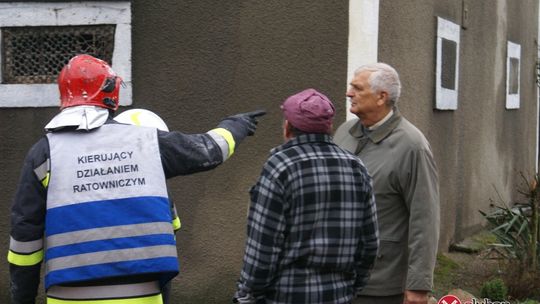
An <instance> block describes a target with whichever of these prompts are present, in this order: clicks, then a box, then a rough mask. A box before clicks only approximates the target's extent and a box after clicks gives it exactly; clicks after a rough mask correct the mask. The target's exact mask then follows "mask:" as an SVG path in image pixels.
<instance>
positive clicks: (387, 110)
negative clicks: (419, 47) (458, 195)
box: [334, 63, 440, 304]
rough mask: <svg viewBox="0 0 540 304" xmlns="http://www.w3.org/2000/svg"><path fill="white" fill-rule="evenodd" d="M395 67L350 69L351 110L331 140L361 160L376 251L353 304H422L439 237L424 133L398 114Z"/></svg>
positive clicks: (436, 203)
mask: <svg viewBox="0 0 540 304" xmlns="http://www.w3.org/2000/svg"><path fill="white" fill-rule="evenodd" d="M400 90H401V84H400V81H399V76H398V74H397V72H396V71H395V69H394V68H392V67H391V66H389V65H387V64H383V63H376V64H371V65H366V66H362V67H360V68H359V69H357V70H356V72H355V75H354V78H353V80H352V81H351V83H350V89H349V90H348V91H347V97H349V98H350V100H351V108H350V112H351V113H353V114H355V115H356V116H358V118H359V119H353V120H350V121H347V122H345V123H344V124H343V125H341V126H340V127H339V129H338V130H337V131H336V134H335V138H334V140H335V142H336V143H337V144H338V145H340V146H341V147H342V148H344V149H346V150H349V151H351V152H352V153H355V154H356V155H358V156H359V157H360V159H362V161H363V162H364V164H365V165H366V167H367V168H368V171H369V173H370V174H371V175H372V177H373V184H374V192H375V203H376V206H377V217H378V220H379V232H380V247H379V253H378V256H377V259H376V262H375V267H374V269H373V271H372V274H371V278H370V280H369V282H368V284H367V286H366V287H365V288H364V290H363V291H362V297H360V298H359V299H358V300H356V302H355V303H370V304H371V303H389V304H390V303H396V304H398V303H399V304H401V303H407V304H412V303H427V301H428V292H429V291H431V289H432V287H433V269H434V267H435V260H436V254H437V244H438V239H439V223H440V219H439V217H440V215H439V188H438V175H437V168H436V165H435V161H434V159H433V154H432V152H431V148H430V146H429V143H428V141H427V140H426V138H425V137H424V135H423V134H422V133H421V132H420V130H418V129H417V128H416V127H415V126H414V125H413V124H411V123H410V122H409V121H408V120H406V119H405V118H404V117H402V116H401V114H400V113H399V111H398V109H397V107H396V102H397V100H398V98H399V94H400Z"/></svg>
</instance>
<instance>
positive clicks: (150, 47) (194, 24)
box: [0, 0, 348, 303]
mask: <svg viewBox="0 0 540 304" xmlns="http://www.w3.org/2000/svg"><path fill="white" fill-rule="evenodd" d="M132 10H133V19H132V40H133V53H132V55H133V57H132V58H133V70H132V74H133V96H134V97H133V98H134V101H133V107H139V108H148V109H151V110H153V111H155V112H156V113H158V114H159V115H160V116H161V117H162V118H163V119H164V120H165V121H166V122H167V124H168V126H169V128H170V129H171V130H181V131H183V132H186V133H198V132H206V131H207V130H209V129H212V128H214V127H215V126H216V125H217V124H218V123H219V121H220V120H221V119H222V118H224V117H225V116H227V115H232V114H236V113H239V112H245V111H252V110H255V109H260V108H264V109H266V110H267V111H268V114H267V115H266V116H265V117H263V118H262V119H261V121H260V124H259V129H258V131H257V134H256V135H255V136H254V137H250V138H248V139H247V140H245V141H244V142H243V143H241V144H240V146H239V147H238V150H237V152H236V153H235V154H234V155H233V157H232V158H231V159H229V160H228V161H227V162H226V163H224V164H223V165H222V166H220V167H218V168H217V169H215V170H213V171H210V172H204V173H199V174H196V175H192V176H183V177H177V178H174V179H172V180H169V185H170V189H171V193H172V198H173V200H174V201H175V202H176V204H177V207H178V212H179V215H180V218H181V221H182V229H181V230H180V231H179V233H178V234H177V241H178V250H179V256H180V268H181V274H180V276H179V277H177V278H176V279H175V280H174V281H173V284H172V285H173V292H172V299H173V300H172V303H229V302H230V299H231V296H232V294H233V292H234V290H235V281H236V279H237V278H238V276H239V273H240V267H241V262H242V255H243V248H244V241H245V225H246V215H247V207H248V190H249V188H250V187H251V185H252V184H253V183H254V182H255V180H256V178H257V176H258V175H259V172H260V169H261V167H262V164H263V163H264V161H265V160H266V158H267V156H268V152H269V150H270V149H271V148H272V147H274V146H276V145H278V144H281V143H282V132H281V125H282V118H281V110H280V109H279V105H280V104H281V102H282V101H283V100H284V99H285V98H286V97H287V96H289V95H291V94H293V93H296V92H299V91H300V90H303V89H305V88H308V87H314V88H317V89H319V90H320V91H322V92H324V93H326V94H327V95H328V96H329V97H330V98H331V99H333V100H335V104H336V107H337V110H338V112H339V113H344V111H345V109H344V102H343V101H344V94H345V89H346V81H347V80H346V74H347V62H346V60H347V31H348V21H347V15H348V3H347V1H342V0H333V1H317V2H315V3H314V2H313V1H307V0H300V1H298V0H295V1H176V0H162V1H133V2H132ZM125 109H126V108H123V109H121V110H125ZM56 111H57V110H56V109H53V108H45V109H44V108H39V109H38V108H35V109H34V108H28V109H0V141H1V145H0V149H1V150H0V151H1V155H2V157H1V158H0V166H1V168H2V171H1V173H0V190H1V191H2V193H3V194H4V195H3V196H2V198H0V200H1V202H0V206H1V207H0V208H1V212H0V232H1V233H2V236H3V237H2V238H0V251H1V252H4V253H7V248H8V241H9V237H8V236H9V205H10V204H11V200H12V198H13V194H14V191H15V188H16V184H17V179H18V175H19V170H20V167H21V165H22V161H23V158H24V155H25V154H26V151H27V150H28V149H29V148H30V147H31V145H32V144H33V143H34V142H35V141H36V140H37V139H38V138H39V137H40V136H41V135H42V134H43V132H42V129H43V126H44V125H45V124H46V123H47V122H48V121H49V120H50V119H51V118H52V117H53V115H54V114H55V113H56ZM342 117H343V118H344V117H345V115H344V114H343V115H342ZM341 121H343V119H342V120H341ZM4 261H5V260H4ZM7 268H8V265H7V263H6V262H4V263H0V303H7V302H8V300H7V297H8V271H7Z"/></svg>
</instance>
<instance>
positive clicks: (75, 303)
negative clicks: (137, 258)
mask: <svg viewBox="0 0 540 304" xmlns="http://www.w3.org/2000/svg"><path fill="white" fill-rule="evenodd" d="M47 304H163V299H162V297H161V294H157V295H153V296H149V297H141V298H131V299H107V300H90V301H80V300H61V299H55V298H50V297H47Z"/></svg>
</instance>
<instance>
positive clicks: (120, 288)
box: [47, 281, 160, 303]
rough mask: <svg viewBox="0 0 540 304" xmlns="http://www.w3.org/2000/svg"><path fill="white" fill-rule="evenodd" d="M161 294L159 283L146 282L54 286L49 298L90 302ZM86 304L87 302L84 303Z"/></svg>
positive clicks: (49, 292) (49, 291)
mask: <svg viewBox="0 0 540 304" xmlns="http://www.w3.org/2000/svg"><path fill="white" fill-rule="evenodd" d="M158 293H160V288H159V283H158V282H157V281H154V282H144V283H134V284H119V285H108V286H84V287H66V286H52V287H51V288H49V290H48V291H47V296H48V297H50V298H55V299H62V300H83V299H84V300H90V299H94V300H95V299H105V298H108V299H117V298H133V297H147V296H150V295H156V294H158ZM83 303H86V302H83Z"/></svg>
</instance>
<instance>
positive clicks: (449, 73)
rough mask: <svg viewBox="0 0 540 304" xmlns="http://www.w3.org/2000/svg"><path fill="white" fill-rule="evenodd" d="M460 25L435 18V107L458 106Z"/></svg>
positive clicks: (452, 108)
mask: <svg viewBox="0 0 540 304" xmlns="http://www.w3.org/2000/svg"><path fill="white" fill-rule="evenodd" d="M459 35H460V26H459V25H457V24H455V23H453V22H450V21H448V20H445V19H443V18H440V17H439V18H437V64H436V73H435V75H436V79H435V86H436V96H435V108H436V109H439V110H456V109H457V106H458V80H459V78H458V76H459V38H460V37H459Z"/></svg>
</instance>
